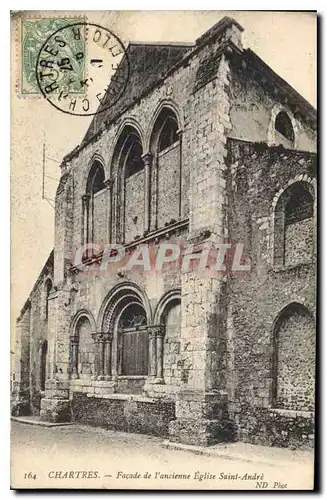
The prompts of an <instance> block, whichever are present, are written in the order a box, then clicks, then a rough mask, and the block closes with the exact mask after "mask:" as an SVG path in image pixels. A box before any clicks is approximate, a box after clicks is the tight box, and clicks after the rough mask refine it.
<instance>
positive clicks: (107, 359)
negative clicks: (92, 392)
mask: <svg viewBox="0 0 327 500" xmlns="http://www.w3.org/2000/svg"><path fill="white" fill-rule="evenodd" d="M103 337H104V341H105V344H104V376H105V379H106V380H110V379H111V375H112V374H111V357H112V339H113V333H112V332H108V333H104V334H103Z"/></svg>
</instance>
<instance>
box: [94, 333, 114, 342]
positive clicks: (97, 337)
mask: <svg viewBox="0 0 327 500" xmlns="http://www.w3.org/2000/svg"><path fill="white" fill-rule="evenodd" d="M91 336H92V338H93V340H94V342H111V341H112V338H113V332H93V333H91Z"/></svg>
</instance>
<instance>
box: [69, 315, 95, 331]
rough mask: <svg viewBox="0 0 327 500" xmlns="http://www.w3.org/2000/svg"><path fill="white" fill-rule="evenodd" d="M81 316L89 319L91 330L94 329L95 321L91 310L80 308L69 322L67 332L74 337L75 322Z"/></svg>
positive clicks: (76, 322)
mask: <svg viewBox="0 0 327 500" xmlns="http://www.w3.org/2000/svg"><path fill="white" fill-rule="evenodd" d="M83 317H86V318H87V319H88V320H89V321H90V324H91V329H92V331H93V332H95V331H96V322H95V319H94V316H93V314H92V313H91V311H89V310H88V309H80V310H79V311H78V312H77V313H76V314H75V316H74V317H73V318H72V320H71V322H70V326H69V332H70V335H71V336H72V337H76V327H77V324H78V322H79V320H80V319H81V318H83Z"/></svg>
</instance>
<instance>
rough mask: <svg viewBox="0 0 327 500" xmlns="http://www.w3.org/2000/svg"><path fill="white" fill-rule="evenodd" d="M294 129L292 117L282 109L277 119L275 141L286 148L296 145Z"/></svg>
mask: <svg viewBox="0 0 327 500" xmlns="http://www.w3.org/2000/svg"><path fill="white" fill-rule="evenodd" d="M294 140H295V136H294V129H293V125H292V122H291V119H290V117H289V116H288V114H287V113H286V112H285V111H281V112H280V113H278V115H277V116H276V120H275V143H276V144H277V145H278V144H282V145H283V146H284V147H286V148H293V147H294Z"/></svg>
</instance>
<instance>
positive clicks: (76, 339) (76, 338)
mask: <svg viewBox="0 0 327 500" xmlns="http://www.w3.org/2000/svg"><path fill="white" fill-rule="evenodd" d="M69 340H70V343H71V344H75V345H76V344H78V337H76V335H70V337H69Z"/></svg>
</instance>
